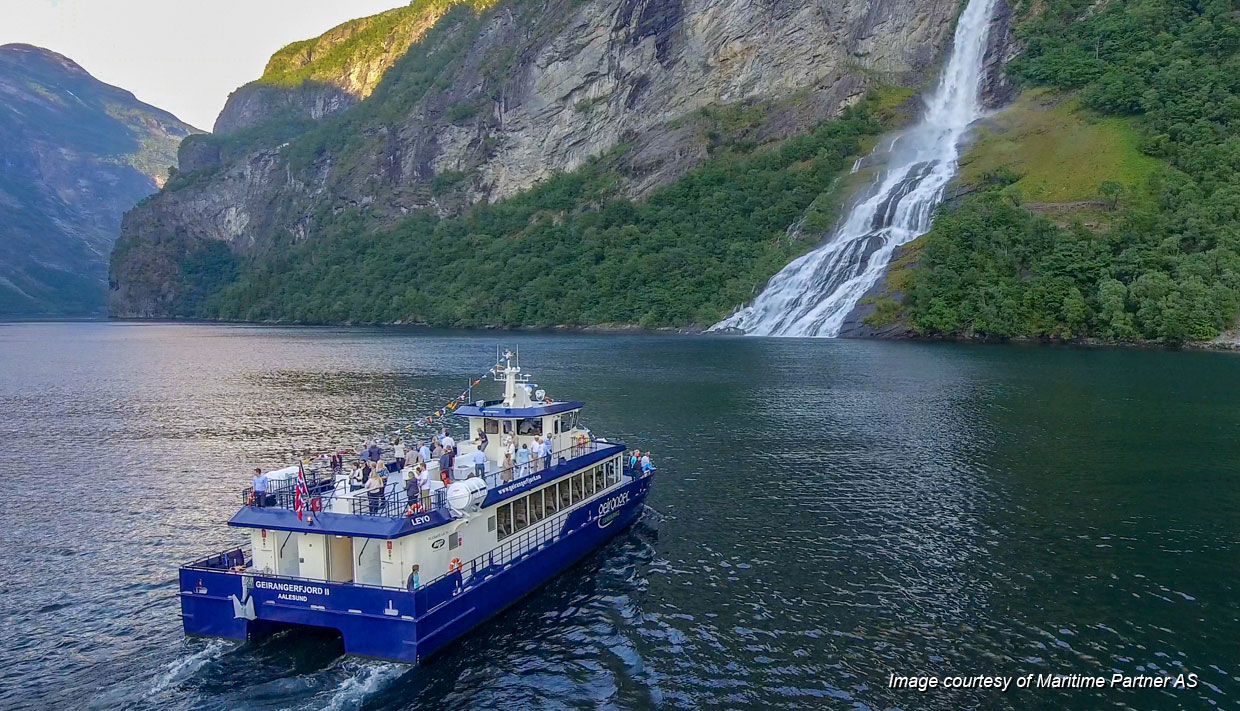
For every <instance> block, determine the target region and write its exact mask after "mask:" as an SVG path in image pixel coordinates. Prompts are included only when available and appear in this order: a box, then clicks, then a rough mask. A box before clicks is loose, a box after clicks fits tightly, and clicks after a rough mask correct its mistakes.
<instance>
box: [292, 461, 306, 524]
mask: <svg viewBox="0 0 1240 711" xmlns="http://www.w3.org/2000/svg"><path fill="white" fill-rule="evenodd" d="M308 498H310V490H309V489H308V488H307V487H306V469H305V467H303V466H302V465H301V462H298V463H297V495H296V496H295V497H294V498H293V510H294V511H296V512H297V520H298V521H300V520H301V513H302V511H304V510H305V508H306V499H308Z"/></svg>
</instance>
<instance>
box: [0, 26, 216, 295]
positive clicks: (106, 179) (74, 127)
mask: <svg viewBox="0 0 1240 711" xmlns="http://www.w3.org/2000/svg"><path fill="white" fill-rule="evenodd" d="M193 131H195V129H194V128H193V127H191V126H189V125H187V124H184V123H182V122H181V121H179V120H177V118H176V117H175V116H173V115H172V114H169V113H167V112H166V111H161V110H159V109H157V108H155V107H153V106H148V105H147V104H144V103H142V102H140V101H138V100H137V99H135V98H134V96H133V94H130V93H129V92H127V91H125V90H123V89H118V88H116V87H114V86H109V85H107V84H104V83H103V82H100V81H98V80H96V79H95V78H94V77H92V76H91V75H90V74H88V73H87V72H86V71H85V70H84V69H82V68H81V67H80V66H78V65H77V64H75V63H74V62H73V61H72V60H70V59H67V58H66V57H63V56H61V55H59V54H56V53H55V52H51V51H48V50H45V49H40V48H38V47H32V46H29V45H21V44H10V45H4V46H2V47H0V314H87V313H101V312H102V311H103V310H104V296H105V293H106V275H107V260H108V255H109V253H110V252H111V249H112V243H113V241H114V240H115V239H116V234H117V232H118V231H119V228H120V220H121V214H122V213H123V212H124V211H125V210H127V209H129V208H130V207H132V206H133V205H134V204H135V203H136V202H137V201H138V200H140V199H142V198H143V197H145V196H147V195H149V194H150V193H152V192H154V191H155V190H157V189H158V188H159V187H160V186H161V185H163V183H164V180H165V179H166V178H167V171H168V167H169V166H170V165H172V164H173V163H174V162H175V160H176V149H177V144H178V143H180V141H181V139H182V138H183V137H185V136H186V135H188V134H189V133H191V132H193Z"/></svg>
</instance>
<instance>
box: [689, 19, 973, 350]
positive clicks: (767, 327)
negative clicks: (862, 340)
mask: <svg viewBox="0 0 1240 711" xmlns="http://www.w3.org/2000/svg"><path fill="white" fill-rule="evenodd" d="M994 4H995V0H969V4H968V6H967V7H966V8H965V10H964V12H963V13H962V14H961V15H960V20H959V22H958V23H957V24H956V33H955V38H954V40H953V44H952V53H951V57H950V58H949V59H948V62H947V64H946V66H945V67H944V68H943V74H942V76H941V77H940V79H939V83H938V85H937V87H936V89H935V91H934V93H933V94H931V95H930V97H929V98H928V99H927V101H926V106H925V111H924V113H923V114H922V118H921V120H920V121H919V122H918V123H917V124H916V125H914V126H913V127H911V128H910V129H908V130H907V131H904V132H901V133H899V134H897V135H895V136H894V137H893V138H892V140H891V143H890V144H888V145H887V146H886V147H885V148H884V149H880V150H879V151H876V152H875V153H876V154H878V153H885V154H888V160H887V168H886V169H885V170H884V171H882V172H881V173H880V174H879V175H878V178H877V180H876V181H875V183H874V184H873V185H871V186H869V187H868V188H867V189H866V192H865V193H863V194H862V195H860V196H859V197H858V199H856V200H855V202H854V204H853V207H852V209H851V210H850V211H849V213H848V216H847V217H846V218H845V220H844V221H843V223H841V225H840V227H839V228H838V229H837V230H836V231H835V232H834V233H833V234H832V236H831V237H830V239H828V240H827V242H825V243H824V244H823V245H822V246H820V247H818V248H817V249H815V250H814V251H812V252H809V253H808V254H805V255H804V256H802V257H800V258H798V259H796V260H795V261H793V262H792V263H791V264H789V265H788V266H786V267H784V268H783V269H782V270H781V271H780V272H779V273H778V274H776V275H775V276H773V277H771V280H770V281H769V282H767V284H766V286H765V288H763V290H762V292H761V293H760V294H758V296H757V298H756V299H754V301H753V303H751V304H749V305H748V306H745V307H743V308H741V309H739V310H737V311H736V313H734V314H732V315H731V316H729V317H728V318H726V319H724V320H723V321H720V322H719V323H717V324H715V325H714V326H712V327H711V329H710V330H712V331H722V330H732V331H741V332H743V333H746V334H752V335H757V336H820V337H828V338H830V337H835V336H838V335H839V332H840V328H841V327H842V326H843V324H844V320H845V319H846V318H847V316H848V314H849V313H851V312H852V310H853V308H854V307H855V306H856V305H857V302H858V301H859V300H860V299H861V297H862V296H864V295H865V293H866V292H867V291H869V290H870V288H871V287H873V286H874V284H875V283H877V281H878V280H879V278H880V277H881V276H882V274H883V271H884V270H885V269H886V268H887V264H888V262H890V261H891V256H892V253H893V252H894V251H895V249H896V247H899V246H900V245H902V244H906V243H908V242H911V241H912V240H914V239H916V238H917V237H919V236H921V235H923V234H925V233H926V231H927V230H929V229H930V221H931V218H932V217H933V215H934V208H935V206H936V205H937V204H938V203H939V201H940V200H941V199H942V197H943V189H944V188H945V187H946V186H947V184H948V183H949V182H950V181H951V180H952V179H953V178H954V177H955V176H956V168H957V162H958V160H959V158H960V145H961V143H962V141H963V140H964V138H965V134H966V132H967V130H968V127H969V125H970V124H972V123H973V122H974V121H975V120H977V119H978V118H980V117H981V115H982V102H981V84H982V60H983V58H984V57H985V54H986V45H987V40H988V37H989V34H990V18H991V15H992V14H993V10H994ZM861 165H862V161H858V162H857V163H856V164H854V166H853V169H854V171H855V170H857V169H859V168H860V167H861Z"/></svg>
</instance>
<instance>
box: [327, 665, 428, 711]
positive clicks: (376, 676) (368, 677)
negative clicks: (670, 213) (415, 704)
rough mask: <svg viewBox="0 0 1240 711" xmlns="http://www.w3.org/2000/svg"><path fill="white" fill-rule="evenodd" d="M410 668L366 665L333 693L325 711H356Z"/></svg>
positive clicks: (341, 683)
mask: <svg viewBox="0 0 1240 711" xmlns="http://www.w3.org/2000/svg"><path fill="white" fill-rule="evenodd" d="M409 669H410V667H408V666H406V665H404V664H366V665H361V666H360V668H358V669H357V673H355V674H354V675H353V676H350V677H349V678H347V679H345V680H344V681H342V682H340V684H339V685H337V686H336V688H335V689H333V690H332V691H331V695H330V697H329V698H328V701H327V705H326V706H324V707H323V711H355V710H356V709H360V708H361V707H362V704H364V703H365V702H366V700H367V699H369V698H370V697H372V696H374V695H375V694H376V693H378V692H379V691H381V690H382V689H383V688H384V687H386V686H387V685H388V684H390V683H392V682H393V681H396V680H397V679H398V678H400V676H401V675H402V674H404V673H405V672H407V671H409Z"/></svg>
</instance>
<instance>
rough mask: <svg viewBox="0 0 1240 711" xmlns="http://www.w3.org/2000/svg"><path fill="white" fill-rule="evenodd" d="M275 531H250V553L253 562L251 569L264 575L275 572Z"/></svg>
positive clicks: (254, 529)
mask: <svg viewBox="0 0 1240 711" xmlns="http://www.w3.org/2000/svg"><path fill="white" fill-rule="evenodd" d="M275 534H276V532H275V531H268V530H267V529H265V528H263V529H259V528H253V529H250V553H251V555H253V557H254V560H253V561H252V563H253V565H252V566H251V567H253V568H254V570H257V571H261V572H264V573H274V572H275V571H276V553H275V549H274V544H275V538H276V536H275Z"/></svg>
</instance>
